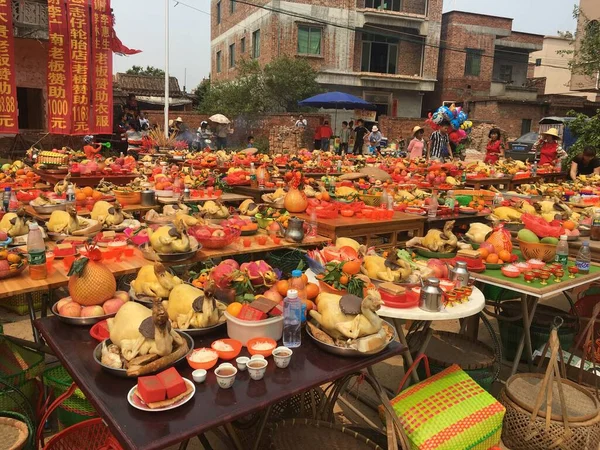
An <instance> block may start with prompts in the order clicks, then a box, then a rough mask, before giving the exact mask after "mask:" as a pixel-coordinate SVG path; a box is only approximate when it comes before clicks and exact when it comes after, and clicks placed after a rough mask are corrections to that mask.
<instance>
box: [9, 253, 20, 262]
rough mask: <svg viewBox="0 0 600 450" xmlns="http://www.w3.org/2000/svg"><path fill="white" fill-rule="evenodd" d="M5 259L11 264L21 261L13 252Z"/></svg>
mask: <svg viewBox="0 0 600 450" xmlns="http://www.w3.org/2000/svg"><path fill="white" fill-rule="evenodd" d="M6 259H7V260H8V262H9V263H11V264H19V263H20V262H21V257H20V256H19V255H17V254H15V253H9V254H8V257H7V258H6Z"/></svg>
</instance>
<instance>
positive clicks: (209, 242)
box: [188, 227, 242, 249]
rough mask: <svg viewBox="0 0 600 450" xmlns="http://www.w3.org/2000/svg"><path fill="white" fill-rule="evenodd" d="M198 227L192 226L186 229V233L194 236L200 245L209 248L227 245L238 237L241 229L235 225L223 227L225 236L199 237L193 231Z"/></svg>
mask: <svg viewBox="0 0 600 450" xmlns="http://www.w3.org/2000/svg"><path fill="white" fill-rule="evenodd" d="M199 228H200V227H192V228H190V229H189V230H188V233H189V234H190V235H192V236H194V237H195V238H196V240H197V241H198V242H200V244H202V247H204V248H210V249H219V248H224V247H227V246H228V245H229V244H231V243H233V241H235V240H236V239H237V238H238V237H240V235H241V233H242V231H241V230H240V229H239V228H235V227H223V232H224V233H225V236H222V237H215V236H210V237H201V236H200V235H198V233H196V232H195V231H196V230H197V229H199Z"/></svg>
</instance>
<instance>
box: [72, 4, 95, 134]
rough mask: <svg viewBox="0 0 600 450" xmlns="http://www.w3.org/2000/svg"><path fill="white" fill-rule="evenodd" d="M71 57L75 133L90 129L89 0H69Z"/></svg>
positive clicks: (86, 132) (73, 125)
mask: <svg viewBox="0 0 600 450" xmlns="http://www.w3.org/2000/svg"><path fill="white" fill-rule="evenodd" d="M67 6H68V8H67V16H68V19H69V41H70V43H69V45H70V59H71V86H72V88H73V101H72V105H71V111H72V126H71V134H74V135H77V134H89V133H90V103H91V101H90V100H91V99H90V65H91V64H90V63H91V61H90V56H91V55H90V15H89V9H88V0H68V1H67Z"/></svg>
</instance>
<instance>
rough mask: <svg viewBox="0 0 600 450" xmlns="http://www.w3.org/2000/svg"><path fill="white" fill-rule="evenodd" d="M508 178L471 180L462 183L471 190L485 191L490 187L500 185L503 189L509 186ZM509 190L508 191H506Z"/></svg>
mask: <svg viewBox="0 0 600 450" xmlns="http://www.w3.org/2000/svg"><path fill="white" fill-rule="evenodd" d="M510 180H511V178H510V177H500V178H496V177H493V178H472V179H470V180H469V179H468V178H467V180H466V181H465V182H464V183H463V184H464V185H465V186H466V187H472V188H473V189H476V190H478V189H485V188H486V187H490V186H499V185H502V186H504V187H505V188H508V186H510ZM508 190H510V189H508Z"/></svg>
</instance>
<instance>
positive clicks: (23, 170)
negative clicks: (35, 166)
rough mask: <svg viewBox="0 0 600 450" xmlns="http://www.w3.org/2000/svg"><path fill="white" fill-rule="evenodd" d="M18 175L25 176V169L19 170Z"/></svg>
mask: <svg viewBox="0 0 600 450" xmlns="http://www.w3.org/2000/svg"><path fill="white" fill-rule="evenodd" d="M16 174H17V175H25V169H19V170H17V172H16Z"/></svg>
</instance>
